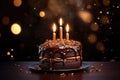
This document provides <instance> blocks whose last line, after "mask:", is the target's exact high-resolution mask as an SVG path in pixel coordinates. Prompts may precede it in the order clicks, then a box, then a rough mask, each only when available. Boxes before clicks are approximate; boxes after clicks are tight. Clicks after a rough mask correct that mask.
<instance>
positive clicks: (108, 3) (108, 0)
mask: <svg viewBox="0 0 120 80" xmlns="http://www.w3.org/2000/svg"><path fill="white" fill-rule="evenodd" d="M102 2H103V5H105V6H109V5H110V0H103V1H102Z"/></svg>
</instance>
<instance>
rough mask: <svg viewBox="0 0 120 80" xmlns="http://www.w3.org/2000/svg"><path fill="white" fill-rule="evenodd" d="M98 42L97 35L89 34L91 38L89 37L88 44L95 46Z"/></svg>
mask: <svg viewBox="0 0 120 80" xmlns="http://www.w3.org/2000/svg"><path fill="white" fill-rule="evenodd" d="M96 41H97V36H96V35H95V34H93V33H91V34H89V36H88V42H89V43H91V44H93V43H95V42H96Z"/></svg>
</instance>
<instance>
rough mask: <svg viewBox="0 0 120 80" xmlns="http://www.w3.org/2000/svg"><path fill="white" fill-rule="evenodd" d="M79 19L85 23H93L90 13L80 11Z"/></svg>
mask: <svg viewBox="0 0 120 80" xmlns="http://www.w3.org/2000/svg"><path fill="white" fill-rule="evenodd" d="M78 14H79V17H80V18H81V19H82V20H83V21H84V22H85V23H90V22H91V21H92V15H91V13H89V12H88V11H79V13H78Z"/></svg>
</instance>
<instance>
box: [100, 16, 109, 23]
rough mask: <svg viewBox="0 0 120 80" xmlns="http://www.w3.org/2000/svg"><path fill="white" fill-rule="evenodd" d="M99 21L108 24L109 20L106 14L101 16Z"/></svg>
mask: <svg viewBox="0 0 120 80" xmlns="http://www.w3.org/2000/svg"><path fill="white" fill-rule="evenodd" d="M101 22H102V23H103V24H108V23H109V22H110V21H109V18H108V17H107V16H102V17H101Z"/></svg>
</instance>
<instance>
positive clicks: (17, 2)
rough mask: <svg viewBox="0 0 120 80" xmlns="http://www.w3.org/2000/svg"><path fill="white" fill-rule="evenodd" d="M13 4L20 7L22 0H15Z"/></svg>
mask: <svg viewBox="0 0 120 80" xmlns="http://www.w3.org/2000/svg"><path fill="white" fill-rule="evenodd" d="M13 5H14V6H15V7H20V6H21V5H22V0H13Z"/></svg>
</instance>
